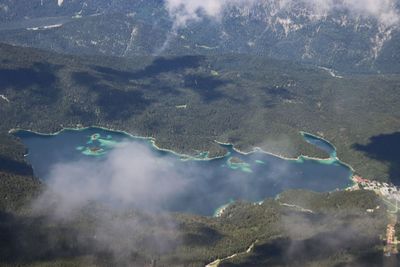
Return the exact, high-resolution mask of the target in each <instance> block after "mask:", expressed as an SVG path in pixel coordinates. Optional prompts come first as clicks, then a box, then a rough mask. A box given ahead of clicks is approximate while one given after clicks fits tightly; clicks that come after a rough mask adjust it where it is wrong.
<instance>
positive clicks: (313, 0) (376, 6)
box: [166, 0, 399, 27]
mask: <svg viewBox="0 0 400 267" xmlns="http://www.w3.org/2000/svg"><path fill="white" fill-rule="evenodd" d="M396 2H397V0H258V1H257V0H166V8H167V10H168V12H169V14H170V16H171V17H172V18H173V19H174V21H175V26H176V27H182V26H185V25H186V23H187V22H188V21H191V20H194V21H196V20H199V19H201V17H202V15H201V14H205V15H206V16H209V17H213V18H215V19H219V18H220V15H221V14H222V12H223V10H224V9H225V8H227V7H229V6H237V7H239V8H244V7H247V8H249V7H250V8H251V7H252V6H253V5H255V4H261V6H264V7H266V8H268V7H276V8H278V9H289V10H290V9H291V8H295V7H296V6H298V5H303V6H304V7H305V8H307V10H308V11H309V12H310V13H313V14H314V15H315V16H316V17H318V16H326V15H327V14H329V13H330V12H332V11H334V10H345V11H349V12H351V13H354V14H355V15H357V16H365V17H372V18H375V19H377V20H378V21H379V22H380V23H382V24H385V25H388V26H391V25H394V24H397V23H398V22H399V12H398V10H397V8H396ZM259 7H260V5H258V6H257V8H259Z"/></svg>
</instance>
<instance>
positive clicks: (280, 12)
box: [0, 0, 400, 72]
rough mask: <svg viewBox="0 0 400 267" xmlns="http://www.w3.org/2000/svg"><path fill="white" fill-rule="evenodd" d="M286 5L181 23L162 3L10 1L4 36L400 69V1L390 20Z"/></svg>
mask: <svg viewBox="0 0 400 267" xmlns="http://www.w3.org/2000/svg"><path fill="white" fill-rule="evenodd" d="M237 1H239V0H237ZM178 2H179V1H178ZM192 2H193V1H192ZM239 2H240V1H239ZM281 2H282V1H278V0H261V1H254V3H253V4H251V5H250V4H249V5H244V4H241V5H239V4H237V5H235V4H230V5H227V6H226V7H225V8H224V9H223V10H222V11H221V12H220V16H219V17H218V18H217V19H214V18H211V17H210V16H207V12H206V11H204V12H203V11H202V10H201V9H198V10H196V16H197V19H196V20H188V21H187V23H185V25H184V26H182V25H180V27H175V26H176V24H174V16H173V15H174V14H171V12H168V11H170V10H167V8H166V6H165V3H164V1H163V0H121V1H115V0H114V1H104V0H64V1H56V0H32V1H24V2H21V1H13V0H5V1H2V4H0V41H1V42H5V43H9V44H15V45H23V46H32V47H37V48H42V49H50V50H53V51H57V52H63V53H71V54H103V55H109V56H121V57H131V56H135V55H143V54H144V55H167V54H172V55H182V54H208V55H209V54H211V55H212V54H221V53H231V52H237V53H249V54H256V55H263V56H270V57H273V58H277V59H285V60H294V61H300V62H304V63H308V64H314V65H319V66H322V67H327V68H332V69H335V70H337V71H339V72H399V71H400V53H399V51H400V31H399V27H398V26H397V25H398V23H397V21H396V18H395V19H392V20H391V21H390V22H388V21H387V20H388V19H387V18H388V16H389V15H392V16H395V15H396V14H397V9H396V8H397V6H398V1H397V6H394V7H393V12H392V13H390V14H388V15H385V14H383V15H382V16H384V15H385V16H384V18H385V19H386V20H381V19H380V18H377V17H376V16H375V17H374V16H372V15H371V16H369V15H368V14H367V15H365V14H363V13H362V12H359V13H355V12H352V11H351V10H348V9H340V8H336V9H332V10H329V12H327V11H326V10H325V11H324V10H322V11H319V13H318V12H316V10H313V9H310V7H309V6H307V3H306V1H305V0H302V1H296V2H294V1H292V2H291V1H286V2H290V4H289V6H286V7H285V8H282V3H281ZM327 2H329V1H327ZM350 2H351V1H350ZM358 2H360V1H358ZM386 2H387V1H386ZM182 8H184V7H183V6H182ZM184 15H185V14H184ZM198 18H201V19H198ZM174 25H175V26H174Z"/></svg>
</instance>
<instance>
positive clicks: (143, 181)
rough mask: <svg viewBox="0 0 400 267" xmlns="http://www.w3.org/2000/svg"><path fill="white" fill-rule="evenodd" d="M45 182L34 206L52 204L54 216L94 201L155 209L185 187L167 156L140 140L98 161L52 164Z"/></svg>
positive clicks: (183, 181) (67, 213) (40, 206)
mask: <svg viewBox="0 0 400 267" xmlns="http://www.w3.org/2000/svg"><path fill="white" fill-rule="evenodd" d="M46 184H47V190H46V191H45V192H44V193H43V194H42V196H41V197H40V198H39V199H38V200H37V201H36V203H35V207H36V208H38V209H42V208H44V209H46V208H48V207H56V214H55V215H56V217H61V218H64V217H69V216H71V215H72V214H74V213H75V212H79V211H80V210H81V209H82V208H84V207H85V206H86V205H87V204H88V203H90V202H97V201H106V202H107V203H112V204H114V205H117V206H121V207H123V206H126V205H134V206H138V207H140V208H143V209H146V210H147V209H149V210H154V209H159V207H160V206H162V204H163V203H164V201H166V200H168V199H170V198H171V197H173V195H174V194H175V193H178V192H182V190H184V189H185V184H186V181H185V179H184V178H183V177H182V176H181V175H179V174H178V173H177V172H176V170H175V169H174V166H173V164H172V161H171V160H170V159H168V157H165V158H159V157H155V156H154V154H153V152H152V151H151V150H150V148H148V147H146V146H144V145H141V144H137V143H124V144H121V146H120V147H118V148H116V149H115V150H113V151H112V152H110V154H109V155H108V157H107V159H105V160H104V162H101V163H99V162H96V161H92V160H87V161H78V162H69V163H63V164H57V165H55V166H54V167H53V168H52V171H51V173H50V175H49V178H48V180H47V181H46Z"/></svg>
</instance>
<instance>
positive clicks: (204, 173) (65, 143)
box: [15, 128, 351, 215]
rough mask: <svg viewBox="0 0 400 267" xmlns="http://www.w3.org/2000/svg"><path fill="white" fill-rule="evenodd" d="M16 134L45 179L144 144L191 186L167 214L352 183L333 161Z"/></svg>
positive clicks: (107, 137) (111, 137) (82, 133)
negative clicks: (193, 153)
mask: <svg viewBox="0 0 400 267" xmlns="http://www.w3.org/2000/svg"><path fill="white" fill-rule="evenodd" d="M15 135H16V136H18V137H20V138H21V139H22V141H23V142H24V144H25V145H26V146H27V147H28V150H29V154H28V155H27V159H28V161H29V162H30V163H31V164H32V166H33V168H34V172H35V174H36V175H37V176H38V177H40V178H41V179H42V180H44V181H46V180H47V179H48V178H49V175H50V170H51V168H52V166H54V165H55V164H58V163H68V162H76V161H79V160H90V161H92V162H98V163H99V164H102V163H103V162H104V161H105V160H106V159H107V156H108V152H110V151H112V150H113V149H114V146H115V145H116V144H118V143H120V142H122V141H126V140H129V141H130V142H135V143H141V144H145V145H146V146H148V147H149V148H151V153H152V155H153V156H154V159H157V158H164V159H168V160H169V161H171V163H172V164H173V166H174V168H176V170H177V173H179V174H180V175H186V178H185V179H187V180H188V184H189V186H188V187H186V188H185V190H184V191H179V190H178V191H177V192H178V193H177V194H176V195H174V197H172V198H169V199H167V200H166V201H164V202H163V203H162V206H163V207H162V208H163V209H165V210H169V211H183V212H190V213H197V214H202V215H212V214H213V213H214V211H215V210H216V209H217V208H218V207H220V206H222V205H224V204H226V203H228V202H230V201H232V200H247V201H254V202H255V201H261V200H264V199H265V198H267V197H275V196H276V195H277V194H279V193H281V192H282V191H285V190H287V189H308V190H312V191H317V192H327V191H333V190H336V189H343V188H346V187H347V186H349V185H350V184H351V181H350V179H349V178H350V176H351V171H350V169H349V168H348V167H347V166H345V165H343V164H342V163H341V162H339V161H337V160H336V159H331V160H330V161H329V160H327V161H318V160H312V159H306V158H300V159H299V160H286V159H281V158H278V157H275V156H272V155H269V154H266V153H263V152H254V153H252V154H248V155H243V154H240V153H238V152H236V151H234V150H233V149H232V146H229V145H226V146H225V147H226V148H227V150H228V151H229V153H228V154H227V155H226V156H225V157H223V158H219V159H211V160H193V159H188V158H185V157H183V156H179V155H175V154H173V153H171V152H168V151H160V150H158V149H156V148H154V147H153V146H152V143H151V142H150V141H149V140H146V139H140V138H134V137H131V136H129V135H126V134H124V133H120V132H113V131H108V130H104V129H99V128H88V129H84V130H64V131H62V132H61V133H59V134H57V135H39V134H36V133H32V132H27V131H18V132H16V133H15ZM324 144H325V143H324ZM132 153H135V151H132ZM200 157H204V154H203V155H199V158H200ZM154 162H157V161H156V160H154ZM155 167H157V164H156V163H155Z"/></svg>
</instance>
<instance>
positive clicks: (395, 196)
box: [353, 175, 400, 201]
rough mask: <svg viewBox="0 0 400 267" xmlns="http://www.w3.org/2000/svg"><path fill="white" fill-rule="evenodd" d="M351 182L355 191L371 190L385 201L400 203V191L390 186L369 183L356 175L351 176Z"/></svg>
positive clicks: (380, 183)
mask: <svg viewBox="0 0 400 267" xmlns="http://www.w3.org/2000/svg"><path fill="white" fill-rule="evenodd" d="M353 181H354V182H355V183H356V184H355V185H354V187H357V189H364V190H371V191H374V192H375V193H377V194H379V195H381V196H383V197H385V198H386V199H389V200H397V201H400V190H399V189H398V188H397V187H396V186H394V185H392V184H388V183H382V182H378V181H371V180H368V179H364V178H362V177H360V176H357V175H354V176H353Z"/></svg>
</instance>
